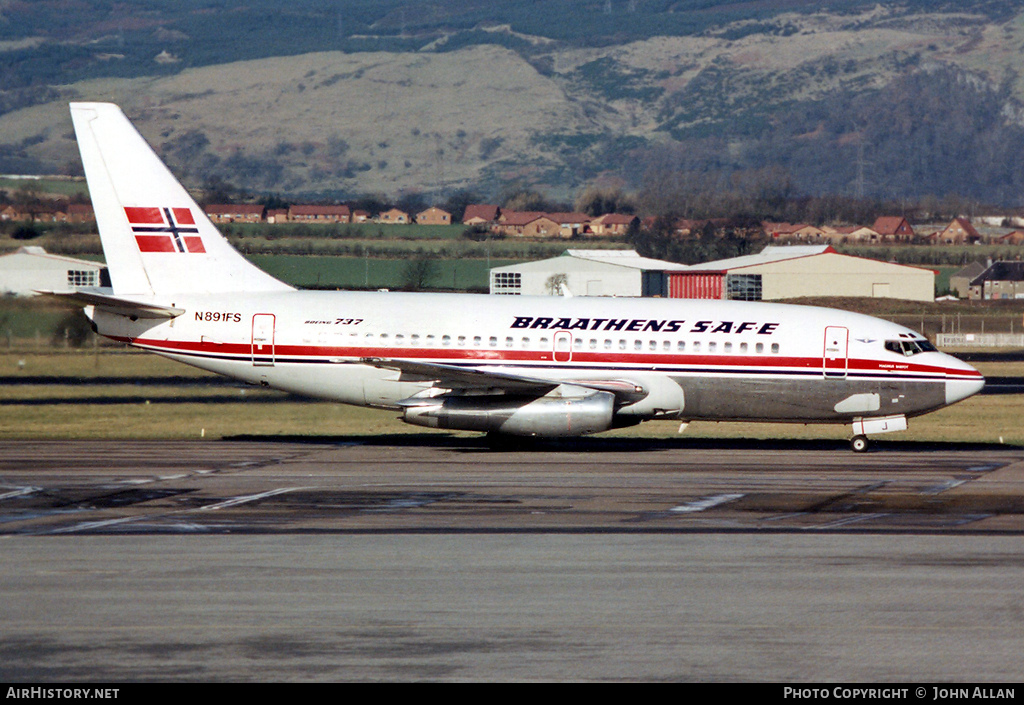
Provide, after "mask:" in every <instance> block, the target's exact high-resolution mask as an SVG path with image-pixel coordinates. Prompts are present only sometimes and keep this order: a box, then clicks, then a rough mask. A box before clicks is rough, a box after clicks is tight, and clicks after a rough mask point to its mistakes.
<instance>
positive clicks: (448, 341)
mask: <svg viewBox="0 0 1024 705" xmlns="http://www.w3.org/2000/svg"><path fill="white" fill-rule="evenodd" d="M451 344H452V337H451V336H450V335H443V336H441V345H451Z"/></svg>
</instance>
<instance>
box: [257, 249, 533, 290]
mask: <svg viewBox="0 0 1024 705" xmlns="http://www.w3.org/2000/svg"><path fill="white" fill-rule="evenodd" d="M249 259H250V260H252V261H253V262H254V263H255V264H256V265H257V266H258V267H259V268H260V269H262V270H264V271H266V272H268V273H269V274H272V275H273V276H275V277H277V278H278V279H281V280H282V281H286V282H288V283H289V284H292V285H294V286H298V287H300V288H307V289H401V288H403V287H404V286H405V284H406V278H405V276H404V270H405V268H406V267H407V266H408V263H409V260H394V259H377V258H372V257H329V256H316V255H309V256H304V255H249ZM516 261H519V260H499V259H494V260H491V261H490V263H489V264H490V266H491V267H500V266H504V265H506V264H512V263H514V262H516ZM432 266H433V268H434V270H435V274H434V276H432V277H431V278H430V279H429V280H428V282H427V286H426V289H434V290H445V291H487V288H488V281H489V280H488V261H487V260H479V259H445V260H440V259H438V260H433V265H432Z"/></svg>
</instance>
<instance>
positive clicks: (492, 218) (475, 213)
mask: <svg viewBox="0 0 1024 705" xmlns="http://www.w3.org/2000/svg"><path fill="white" fill-rule="evenodd" d="M500 216H501V208H499V207H498V206H492V205H489V204H486V203H473V204H470V205H468V206H466V210H465V212H464V213H463V214H462V224H463V225H489V224H491V223H496V222H498V218H499V217H500Z"/></svg>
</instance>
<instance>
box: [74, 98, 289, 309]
mask: <svg viewBox="0 0 1024 705" xmlns="http://www.w3.org/2000/svg"><path fill="white" fill-rule="evenodd" d="M71 119H72V121H73V122H74V125H75V136H76V137H77V139H78V149H79V151H80V152H81V154H82V165H83V166H84V167H85V178H86V181H87V182H88V184H89V193H90V196H91V197H92V205H93V209H94V210H95V212H96V225H97V227H98V228H99V231H100V239H101V240H102V241H103V253H104V255H105V257H106V260H107V268H108V269H109V270H110V281H111V284H112V285H113V289H114V293H115V294H117V295H118V296H132V295H162V294H177V293H182V294H185V293H223V292H240V291H286V290H289V289H291V287H289V286H288V285H287V284H284V283H282V282H280V281H278V280H277V279H274V278H273V277H271V276H270V275H269V274H267V273H265V272H263V271H261V270H260V269H258V268H257V267H256V266H255V265H253V264H251V263H250V262H249V261H248V260H246V259H245V258H244V257H243V256H242V255H241V254H239V252H238V251H237V250H235V249H234V248H233V247H232V246H231V245H230V244H229V243H228V241H227V240H226V239H224V236H223V235H221V234H220V232H219V231H218V230H217V228H216V226H214V224H213V223H212V222H210V220H209V218H207V217H206V214H205V213H203V210H202V209H201V208H200V207H199V206H198V205H196V202H195V201H194V200H192V197H191V196H189V194H188V192H187V191H186V190H185V188H184V187H183V186H182V185H181V184H179V183H178V181H177V179H175V178H174V175H173V174H171V172H170V171H169V170H168V169H167V167H166V166H165V165H164V164H163V162H162V161H160V158H159V157H158V156H157V155H156V153H155V152H153V150H152V149H151V148H150V146H149V145H148V144H146V141H145V140H144V139H143V138H142V135H140V134H139V133H138V132H137V131H136V130H135V128H134V127H133V126H132V124H131V123H130V122H129V121H128V118H127V117H125V115H124V113H123V112H121V109H120V108H118V107H117V106H116V105H112V104H110V103H72V104H71Z"/></svg>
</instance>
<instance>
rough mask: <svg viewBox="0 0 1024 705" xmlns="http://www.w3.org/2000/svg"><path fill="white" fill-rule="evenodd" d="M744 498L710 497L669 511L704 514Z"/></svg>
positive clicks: (736, 496) (733, 496) (740, 495)
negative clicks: (713, 508) (705, 511)
mask: <svg viewBox="0 0 1024 705" xmlns="http://www.w3.org/2000/svg"><path fill="white" fill-rule="evenodd" d="M742 496H743V495H742V494H716V495H711V496H710V497H705V498H704V499H698V500H697V501H696V502H688V503H686V504H682V505H680V506H678V507H672V508H671V509H669V511H670V512H679V513H687V512H703V511H704V510H705V509H711V508H712V507H717V506H718V505H720V504H725V503H727V502H735V501H736V500H737V499H739V498H740V497H742Z"/></svg>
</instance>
